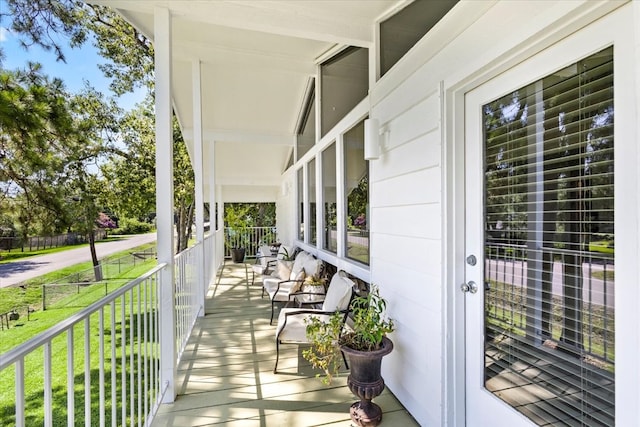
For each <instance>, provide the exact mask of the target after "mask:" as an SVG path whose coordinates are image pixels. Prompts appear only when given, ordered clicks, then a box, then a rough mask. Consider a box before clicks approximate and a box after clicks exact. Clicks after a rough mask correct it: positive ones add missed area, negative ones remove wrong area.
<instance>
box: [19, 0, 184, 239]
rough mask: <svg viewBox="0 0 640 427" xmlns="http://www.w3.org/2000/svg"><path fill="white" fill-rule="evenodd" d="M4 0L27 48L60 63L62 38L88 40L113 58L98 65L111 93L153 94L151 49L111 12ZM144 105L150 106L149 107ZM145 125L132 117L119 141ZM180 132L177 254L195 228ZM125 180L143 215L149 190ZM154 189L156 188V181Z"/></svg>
mask: <svg viewBox="0 0 640 427" xmlns="http://www.w3.org/2000/svg"><path fill="white" fill-rule="evenodd" d="M6 2H7V4H8V11H7V12H6V15H10V16H11V18H12V20H11V29H12V30H13V31H14V32H16V33H18V34H21V35H22V36H23V38H24V41H23V45H24V46H25V47H28V46H31V45H39V46H41V47H43V48H44V49H47V50H53V51H54V52H55V54H56V55H57V57H58V59H59V60H61V61H64V60H65V57H64V46H63V44H62V42H61V41H60V36H64V37H66V38H67V40H68V45H69V46H70V47H71V48H73V47H78V46H80V45H82V44H83V43H85V42H87V41H89V40H91V41H92V43H93V44H94V46H96V48H97V49H98V51H99V53H100V54H101V56H103V57H104V58H107V59H109V60H111V62H110V63H107V64H100V65H98V66H99V67H100V69H101V70H102V71H103V72H104V74H105V75H106V76H107V77H110V78H111V79H112V83H111V90H113V92H114V93H116V94H123V93H126V92H129V91H131V90H133V89H134V88H136V87H146V88H148V90H149V93H150V94H151V93H152V91H151V90H152V88H153V81H154V80H153V66H154V56H153V55H154V53H153V45H152V43H151V41H150V40H149V39H147V38H146V37H145V36H144V34H142V33H141V32H139V31H137V30H136V29H135V28H134V27H132V26H131V25H130V24H129V23H127V22H126V21H125V20H123V19H122V18H121V17H120V16H119V15H118V14H116V13H115V12H113V11H112V10H111V9H109V8H107V7H103V6H96V5H90V4H86V3H84V2H82V1H76V0H6ZM145 105H147V106H148V108H151V104H150V103H146V104H145ZM138 118H139V119H140V120H144V119H145V118H148V117H144V115H139V116H138ZM148 124H149V122H148V121H146V122H142V121H136V119H133V122H129V123H127V124H126V125H125V126H129V127H128V129H127V130H125V132H129V134H128V135H125V137H124V138H123V139H125V138H126V137H127V136H130V132H135V131H136V127H135V126H137V125H139V126H140V129H141V131H142V132H147V130H148V128H147V127H146V126H147V125H148ZM152 129H153V128H152ZM178 129H179V128H178V126H177V121H175V120H174V141H175V142H176V146H175V147H174V161H175V164H174V168H175V175H174V177H175V179H176V180H175V182H174V191H175V197H176V202H175V203H176V204H175V206H176V217H177V221H176V226H177V231H178V241H177V243H178V244H177V250H178V251H180V250H182V249H184V248H186V245H187V242H188V237H189V236H188V235H189V231H190V230H191V225H192V224H193V211H194V207H193V199H194V197H193V186H194V185H193V172H192V169H191V167H190V165H189V162H188V156H187V153H186V148H185V147H184V141H183V140H182V136H181V135H180V132H179V130H178ZM152 134H153V133H152ZM141 139H144V140H145V141H146V140H147V135H146V134H145V135H144V136H143V137H142V138H141ZM125 143H126V142H125ZM140 148H142V147H140ZM144 148H148V147H146V146H145V147H144ZM111 149H112V151H113V152H114V153H117V154H118V155H119V156H120V157H121V158H122V159H124V160H122V162H130V161H131V159H137V160H141V162H142V163H141V165H140V166H141V167H145V170H147V171H150V170H153V171H154V174H153V175H152V176H155V162H154V164H153V166H151V165H149V164H147V162H146V160H145V159H143V157H144V156H146V154H136V153H132V152H131V151H129V152H125V151H124V150H120V149H118V148H117V147H115V146H111ZM146 153H148V151H147V152H146ZM116 162H117V161H116ZM121 166H122V164H120V165H116V166H114V168H113V169H112V170H111V171H109V170H105V175H109V176H110V177H111V178H113V177H114V174H115V173H118V172H121V171H122V169H121ZM125 176H126V178H124V179H122V180H119V181H118V182H120V183H123V184H124V183H125V182H126V184H125V185H124V186H123V188H127V189H129V190H131V189H134V188H135V189H137V190H139V191H138V192H130V193H128V194H130V195H131V194H132V195H133V196H129V197H127V198H128V199H129V200H131V199H132V198H133V197H138V195H142V196H146V197H145V198H144V201H143V202H136V203H135V205H137V208H138V217H139V216H140V214H141V211H142V210H144V209H146V206H145V205H146V201H148V200H150V198H149V197H148V195H149V191H150V188H151V187H150V186H146V188H142V186H141V185H140V186H138V185H135V184H132V181H131V180H130V179H128V178H129V177H130V176H131V174H126V175H125ZM147 183H148V181H147ZM153 185H154V186H155V181H154V183H153ZM124 191H125V190H124V189H121V190H120V193H121V194H123V192H124ZM120 207H121V208H122V207H123V204H120Z"/></svg>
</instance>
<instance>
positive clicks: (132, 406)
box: [129, 290, 136, 426]
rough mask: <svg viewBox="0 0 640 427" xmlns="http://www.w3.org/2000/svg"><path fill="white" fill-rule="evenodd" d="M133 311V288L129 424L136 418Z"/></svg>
mask: <svg viewBox="0 0 640 427" xmlns="http://www.w3.org/2000/svg"><path fill="white" fill-rule="evenodd" d="M134 316H135V313H134V310H133V290H131V292H129V390H131V392H130V393H129V425H131V426H133V425H134V423H135V421H136V418H135V409H136V405H135V395H134V393H133V390H134V385H133V384H134V383H133V381H134V379H135V364H134V362H133V354H134V353H135V340H134V336H133V333H134V331H135V328H134V327H133V324H134V319H135V317H134Z"/></svg>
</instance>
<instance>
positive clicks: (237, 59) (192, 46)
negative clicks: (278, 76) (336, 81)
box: [174, 41, 316, 75]
mask: <svg viewBox="0 0 640 427" xmlns="http://www.w3.org/2000/svg"><path fill="white" fill-rule="evenodd" d="M174 52H175V54H174V60H176V61H184V62H191V61H193V59H194V58H197V59H200V60H201V61H202V65H203V67H207V66H212V65H213V66H215V65H216V63H219V64H221V65H224V66H225V67H229V66H235V67H238V68H245V67H247V66H251V67H260V68H265V69H272V70H279V71H290V72H293V73H299V74H305V75H313V74H314V73H315V72H316V64H315V63H314V62H313V61H311V60H305V59H301V58H300V57H299V56H297V57H293V56H286V55H281V54H277V53H272V52H269V53H266V52H262V51H257V50H247V49H234V48H229V47H227V46H215V45H211V44H204V43H200V44H197V43H194V42H180V41H178V42H176V43H174Z"/></svg>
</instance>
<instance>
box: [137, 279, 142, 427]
mask: <svg viewBox="0 0 640 427" xmlns="http://www.w3.org/2000/svg"><path fill="white" fill-rule="evenodd" d="M136 293H137V300H138V308H137V313H136V322H137V326H138V330H137V332H136V338H137V341H138V348H137V350H136V361H137V362H138V392H137V393H136V397H137V398H138V426H141V425H142V340H141V339H140V338H141V337H142V319H141V318H140V312H141V311H142V310H141V309H142V299H141V293H140V287H138V288H137V289H136Z"/></svg>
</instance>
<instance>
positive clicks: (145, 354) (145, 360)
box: [142, 281, 150, 414]
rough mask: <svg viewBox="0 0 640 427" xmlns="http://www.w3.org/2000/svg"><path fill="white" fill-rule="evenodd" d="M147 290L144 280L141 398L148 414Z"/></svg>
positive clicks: (146, 283)
mask: <svg viewBox="0 0 640 427" xmlns="http://www.w3.org/2000/svg"><path fill="white" fill-rule="evenodd" d="M148 292H149V283H148V282H146V281H145V282H144V292H143V307H144V311H143V312H144V316H143V322H144V324H143V329H144V333H143V341H144V350H143V352H142V359H143V366H144V369H143V370H142V371H143V373H144V386H143V388H142V389H143V393H144V394H143V399H144V413H145V414H148V413H149V397H150V395H149V381H148V379H149V376H148V370H149V359H148V356H149V355H148V350H149V339H148V338H149V334H148V328H149V325H148V319H149V300H148V296H149V295H148Z"/></svg>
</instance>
